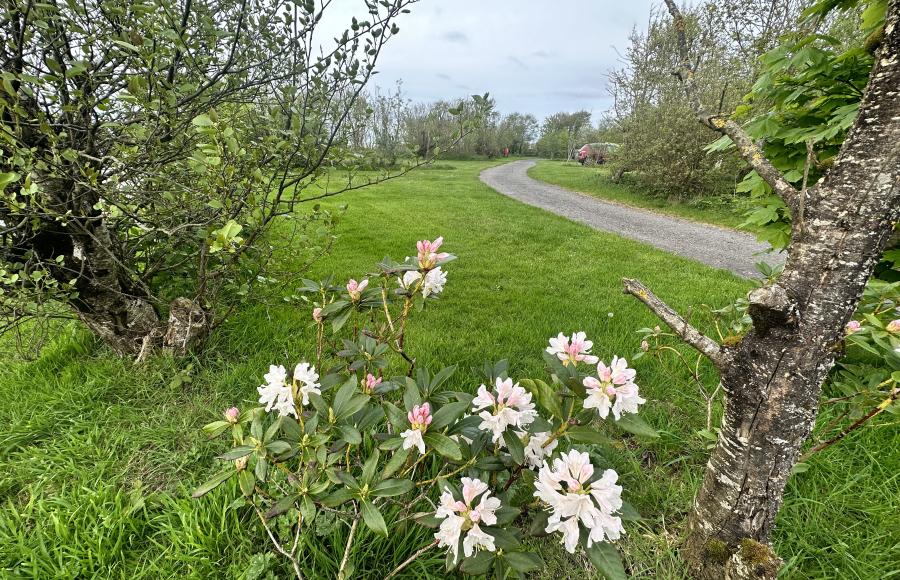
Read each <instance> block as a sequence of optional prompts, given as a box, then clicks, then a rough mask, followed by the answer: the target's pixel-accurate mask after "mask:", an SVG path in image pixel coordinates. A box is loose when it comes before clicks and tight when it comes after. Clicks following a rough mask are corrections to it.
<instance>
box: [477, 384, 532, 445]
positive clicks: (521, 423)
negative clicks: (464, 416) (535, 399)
mask: <svg viewBox="0 0 900 580" xmlns="http://www.w3.org/2000/svg"><path fill="white" fill-rule="evenodd" d="M479 411H480V412H479ZM472 412H473V413H478V416H479V417H481V424H480V425H479V426H478V428H479V429H481V430H482V431H490V432H491V434H492V438H493V442H494V443H497V442H498V441H500V440H501V439H502V438H503V432H504V431H506V429H507V427H510V426H511V427H516V428H519V429H524V428H525V427H528V425H530V424H531V423H532V421H534V418H535V417H536V416H537V411H535V410H534V403H532V402H531V393H529V392H528V391H526V390H525V389H523V388H522V387H520V386H519V385H518V384H515V385H514V384H513V381H512V379H506V380H505V381H504V380H502V379H501V378H500V377H497V381H496V391H495V392H491V391H488V389H487V387H486V386H484V385H481V386H480V387H478V394H477V396H476V397H475V398H474V399H472Z"/></svg>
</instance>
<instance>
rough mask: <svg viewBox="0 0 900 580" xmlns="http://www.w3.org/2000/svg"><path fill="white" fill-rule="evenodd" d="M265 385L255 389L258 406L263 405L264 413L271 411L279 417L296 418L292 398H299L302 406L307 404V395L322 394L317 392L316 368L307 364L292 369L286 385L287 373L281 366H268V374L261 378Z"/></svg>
mask: <svg viewBox="0 0 900 580" xmlns="http://www.w3.org/2000/svg"><path fill="white" fill-rule="evenodd" d="M263 379H265V381H266V384H265V385H260V386H259V387H257V389H256V390H257V391H258V392H259V404H260V405H265V408H266V412H267V413H268V412H270V411H272V410H273V409H274V410H276V411H278V414H279V415H280V416H285V415H293V416H294V417H296V416H297V408H296V404H295V402H294V397H295V396H299V397H300V399H301V404H302V405H304V406H305V405H308V404H309V395H310V394H311V393H315V394H317V395H320V394H322V391H321V390H319V387H320V386H321V385H319V383H318V382H317V381H318V380H319V375H318V373H316V368H315V367H313V366H310V365H309V363H300V364H298V365H297V366H296V367H295V368H294V376H293V380H292V384H291V385H288V384H287V371H286V370H285V368H284V366H282V365H277V366H276V365H270V366H269V372H268V373H266V374H265V375H264V376H263Z"/></svg>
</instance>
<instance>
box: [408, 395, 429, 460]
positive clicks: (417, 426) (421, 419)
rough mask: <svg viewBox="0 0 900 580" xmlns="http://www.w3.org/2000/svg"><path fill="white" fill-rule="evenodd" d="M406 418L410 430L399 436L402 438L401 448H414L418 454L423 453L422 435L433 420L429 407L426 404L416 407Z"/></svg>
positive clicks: (423, 441)
mask: <svg viewBox="0 0 900 580" xmlns="http://www.w3.org/2000/svg"><path fill="white" fill-rule="evenodd" d="M406 418H407V419H408V420H409V425H410V428H409V429H407V430H406V431H404V432H403V433H401V434H400V437H402V438H403V448H404V449H409V448H411V447H413V446H415V447H416V449H418V450H419V453H425V440H424V439H423V438H422V435H424V434H425V431H427V430H428V426H429V425H431V421H432V420H433V419H434V417H432V416H431V405H429V404H428V403H422V404H421V405H416V406H415V407H413V409H412V411H410V412H409V413H407V415H406Z"/></svg>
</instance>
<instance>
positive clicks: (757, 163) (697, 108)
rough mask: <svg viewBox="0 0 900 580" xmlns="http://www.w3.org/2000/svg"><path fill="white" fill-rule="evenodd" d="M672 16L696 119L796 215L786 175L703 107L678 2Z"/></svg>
mask: <svg viewBox="0 0 900 580" xmlns="http://www.w3.org/2000/svg"><path fill="white" fill-rule="evenodd" d="M665 2H666V7H667V8H668V9H669V14H671V15H672V21H673V23H674V25H675V33H676V34H677V36H678V53H679V57H680V59H681V64H679V67H678V71H677V72H676V74H677V75H678V78H679V79H681V83H682V85H683V86H684V91H685V93H687V97H688V100H689V101H690V103H691V107H692V108H693V109H694V113H695V114H696V115H697V119H698V120H699V121H700V123H702V124H703V125H705V126H707V127H709V128H710V129H712V130H713V131H716V132H717V133H721V134H722V135H727V136H728V137H729V138H730V139H731V140H732V141H733V142H734V144H735V146H736V147H737V149H738V152H739V153H740V155H741V157H742V158H743V159H744V161H746V162H747V163H748V164H749V165H750V167H752V168H753V169H754V170H755V171H756V172H757V173H758V174H759V176H760V177H762V178H763V180H765V182H766V183H768V184H769V186H770V187H771V188H772V189H773V190H775V193H776V195H778V196H779V197H780V198H781V199H782V200H783V201H784V203H786V204H787V205H788V206H789V207H790V208H791V210H792V211H796V210H797V207H798V206H799V203H800V201H799V200H800V193H799V192H798V191H797V190H796V188H794V186H793V185H791V183H790V182H789V181H788V180H787V179H785V178H784V175H782V174H781V172H780V171H779V170H778V169H776V168H775V166H774V165H772V163H771V162H770V161H769V160H768V159H766V156H765V154H764V153H763V152H762V149H760V148H759V146H757V145H756V143H754V142H753V139H752V138H751V137H750V135H748V134H747V132H746V131H744V129H743V128H742V127H741V126H740V125H738V124H737V123H735V122H734V121H732V120H730V119H726V118H722V117H720V116H719V115H713V114H712V113H710V112H709V111H707V110H706V109H705V108H704V107H703V103H701V102H700V95H699V94H698V92H697V86H696V71H695V70H694V64H693V63H692V62H691V58H690V53H689V51H688V43H687V34H686V32H685V28H686V23H685V20H684V15H683V14H682V13H681V10H679V9H678V6H677V5H676V4H675V0H665Z"/></svg>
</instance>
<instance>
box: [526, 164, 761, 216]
mask: <svg viewBox="0 0 900 580" xmlns="http://www.w3.org/2000/svg"><path fill="white" fill-rule="evenodd" d="M528 175H530V176H531V177H533V178H534V179H539V180H541V181H546V182H547V183H553V184H555V185H559V186H561V187H565V188H567V189H571V190H573V191H577V192H579V193H584V194H587V195H592V196H594V197H599V198H600V199H604V200H607V201H614V202H617V203H622V204H626V205H633V206H636V207H642V208H645V209H651V210H653V211H657V212H660V213H666V214H669V215H674V216H678V217H682V218H687V219H691V220H695V221H700V222H706V223H710V224H715V225H719V226H724V227H728V228H738V226H739V225H740V224H741V223H742V222H743V221H744V216H743V214H744V207H743V205H742V204H741V198H739V197H706V198H698V199H695V200H691V201H686V202H679V201H677V200H672V199H666V198H664V197H652V196H649V195H647V194H646V193H644V192H642V191H641V190H640V188H638V187H636V186H635V185H634V184H633V183H632V181H631V180H630V179H629V176H628V175H626V176H625V178H624V179H623V180H622V182H620V183H613V182H612V179H611V177H610V172H609V168H608V167H606V166H603V165H601V166H596V165H595V166H589V165H585V166H582V165H580V164H579V163H576V162H574V161H571V162H565V161H549V160H541V161H538V163H537V165H535V166H534V167H532V168H531V169H529V170H528Z"/></svg>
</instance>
